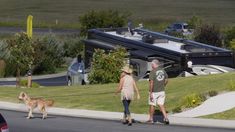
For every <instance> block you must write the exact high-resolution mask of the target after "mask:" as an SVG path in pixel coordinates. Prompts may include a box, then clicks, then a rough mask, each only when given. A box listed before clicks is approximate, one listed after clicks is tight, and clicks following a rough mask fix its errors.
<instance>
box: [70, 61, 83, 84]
mask: <svg viewBox="0 0 235 132" xmlns="http://www.w3.org/2000/svg"><path fill="white" fill-rule="evenodd" d="M84 74H85V69H84V62H83V61H82V60H78V59H77V58H74V59H73V61H72V62H71V64H70V66H69V67H68V70H67V85H68V86H71V85H75V84H78V85H84V84H85V75H84Z"/></svg>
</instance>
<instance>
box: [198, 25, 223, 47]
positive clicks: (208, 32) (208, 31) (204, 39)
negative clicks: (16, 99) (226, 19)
mask: <svg viewBox="0 0 235 132" xmlns="http://www.w3.org/2000/svg"><path fill="white" fill-rule="evenodd" d="M221 36H222V35H221V32H220V28H219V27H218V26H216V25H209V24H206V25H202V26H201V27H199V28H197V29H196V32H195V38H194V39H195V41H197V42H201V43H205V44H209V45H213V46H217V47H223V45H222V37H221Z"/></svg>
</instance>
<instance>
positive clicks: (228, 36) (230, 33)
mask: <svg viewBox="0 0 235 132" xmlns="http://www.w3.org/2000/svg"><path fill="white" fill-rule="evenodd" d="M224 42H225V45H226V47H228V48H232V49H235V26H233V27H232V28H230V29H228V30H227V31H226V32H225V39H224Z"/></svg>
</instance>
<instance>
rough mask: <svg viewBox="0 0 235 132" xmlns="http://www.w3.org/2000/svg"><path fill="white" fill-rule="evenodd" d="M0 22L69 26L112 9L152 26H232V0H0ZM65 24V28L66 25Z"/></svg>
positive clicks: (233, 20)
mask: <svg viewBox="0 0 235 132" xmlns="http://www.w3.org/2000/svg"><path fill="white" fill-rule="evenodd" d="M0 3H1V4H0V12H1V13H0V22H5V24H6V23H7V24H9V25H17V24H20V23H21V24H22V23H26V17H27V15H29V14H32V15H33V16H34V18H33V19H34V24H35V23H36V24H37V23H38V24H39V25H40V24H41V25H43V24H44V23H47V24H46V25H48V24H49V25H51V26H53V24H55V23H56V20H57V22H58V24H62V25H63V23H67V26H71V25H72V23H76V22H77V21H78V17H79V16H80V15H82V14H84V13H85V12H87V11H90V10H103V9H114V10H119V11H126V12H130V13H131V14H132V18H133V19H138V20H140V21H150V22H152V23H158V22H162V21H164V22H166V21H184V20H187V19H188V18H190V17H191V16H192V15H197V16H200V17H202V18H203V19H204V20H205V21H206V22H208V21H209V22H214V23H219V24H222V25H224V24H234V23H235V13H234V12H235V6H234V5H235V1H234V0H206V1H205V0H125V1H124V0H21V1H20V2H19V0H0ZM68 23H69V25H68Z"/></svg>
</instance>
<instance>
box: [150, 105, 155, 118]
mask: <svg viewBox="0 0 235 132" xmlns="http://www.w3.org/2000/svg"><path fill="white" fill-rule="evenodd" d="M154 111H155V106H153V105H149V121H153V115H154Z"/></svg>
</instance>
